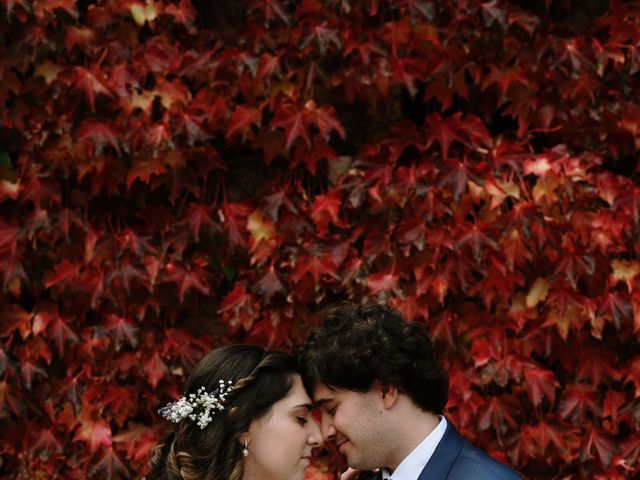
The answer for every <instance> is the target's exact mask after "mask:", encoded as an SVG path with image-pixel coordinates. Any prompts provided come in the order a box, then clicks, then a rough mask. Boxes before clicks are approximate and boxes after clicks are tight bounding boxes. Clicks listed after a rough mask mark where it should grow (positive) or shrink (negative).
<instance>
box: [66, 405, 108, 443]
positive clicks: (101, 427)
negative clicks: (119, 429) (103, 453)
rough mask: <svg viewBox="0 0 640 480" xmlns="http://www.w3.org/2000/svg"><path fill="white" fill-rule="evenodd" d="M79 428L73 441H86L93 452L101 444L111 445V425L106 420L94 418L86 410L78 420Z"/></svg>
mask: <svg viewBox="0 0 640 480" xmlns="http://www.w3.org/2000/svg"><path fill="white" fill-rule="evenodd" d="M76 424H79V425H80V426H79V428H78V429H77V430H76V433H75V435H74V437H73V441H74V442H77V441H82V442H86V444H87V447H89V451H90V452H91V453H93V452H95V451H96V450H98V448H100V447H101V446H105V447H110V446H111V427H110V426H109V424H108V423H107V422H106V421H104V420H93V419H92V418H91V416H90V414H88V413H87V412H86V411H85V410H83V411H82V412H81V413H80V416H79V417H78V419H77V420H76Z"/></svg>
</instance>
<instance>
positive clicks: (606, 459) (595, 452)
mask: <svg viewBox="0 0 640 480" xmlns="http://www.w3.org/2000/svg"><path fill="white" fill-rule="evenodd" d="M618 451H619V448H618V445H617V444H616V443H615V442H614V438H613V437H612V436H611V435H610V434H608V433H607V432H603V431H599V430H596V429H595V428H591V429H590V432H589V435H588V436H587V437H586V438H585V439H584V442H583V448H582V451H581V459H582V460H586V459H589V458H594V457H597V458H598V459H599V460H600V463H601V464H602V465H603V466H604V467H607V466H608V465H609V464H610V463H611V458H612V457H613V455H614V453H617V452H618Z"/></svg>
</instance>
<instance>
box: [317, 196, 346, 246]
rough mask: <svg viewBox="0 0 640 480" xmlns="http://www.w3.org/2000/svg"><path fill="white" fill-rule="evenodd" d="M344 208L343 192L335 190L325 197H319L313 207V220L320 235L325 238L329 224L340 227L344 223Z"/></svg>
mask: <svg viewBox="0 0 640 480" xmlns="http://www.w3.org/2000/svg"><path fill="white" fill-rule="evenodd" d="M341 206H342V192H341V191H340V190H337V189H333V190H331V191H329V192H328V193H326V194H324V195H317V196H316V198H314V200H313V205H312V207H311V218H312V219H313V222H314V223H315V225H316V229H317V231H318V235H319V236H320V237H324V236H325V235H326V234H327V232H328V230H329V224H330V223H333V224H334V225H336V226H338V227H340V226H343V225H344V223H343V222H342V220H340V207H341Z"/></svg>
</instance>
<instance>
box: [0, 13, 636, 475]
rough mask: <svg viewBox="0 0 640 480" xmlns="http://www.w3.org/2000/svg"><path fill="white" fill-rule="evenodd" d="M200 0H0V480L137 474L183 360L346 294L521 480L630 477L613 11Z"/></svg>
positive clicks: (625, 49) (628, 271)
mask: <svg viewBox="0 0 640 480" xmlns="http://www.w3.org/2000/svg"><path fill="white" fill-rule="evenodd" d="M209 3H211V2H204V1H202V2H200V3H196V2H195V0H194V2H190V1H189V0H181V1H179V2H175V1H168V0H148V1H147V2H146V3H141V2H140V1H136V0H104V1H98V2H95V3H91V2H87V1H76V0H47V1H43V0H36V1H33V2H32V1H28V0H1V2H0V5H1V6H2V10H1V14H2V19H1V20H0V33H1V35H2V36H1V40H0V42H1V43H0V105H1V107H0V108H1V110H0V112H1V115H2V117H1V122H2V126H1V127H0V209H1V210H0V213H1V214H0V264H1V271H2V277H1V278H2V284H1V287H2V296H1V300H0V340H1V345H0V431H1V432H2V436H3V437H4V438H5V439H11V441H10V442H7V441H3V442H2V444H1V447H0V448H1V450H0V454H1V455H2V464H1V466H0V469H1V470H2V473H3V474H4V475H8V476H11V477H14V478H86V477H88V476H92V477H96V478H97V477H105V478H120V477H127V476H130V475H132V474H135V472H137V471H139V468H140V467H141V465H143V464H144V462H145V460H146V457H147V454H148V452H149V449H150V447H151V446H152V445H153V444H154V442H155V440H156V439H157V438H158V435H159V433H160V432H159V425H160V422H159V421H158V418H157V415H156V413H155V410H156V409H157V408H158V407H159V406H160V405H162V404H163V403H164V402H166V401H167V400H169V399H171V398H175V397H176V396H177V395H178V394H179V391H180V388H181V385H182V383H183V381H184V378H185V376H186V375H187V374H188V372H189V370H190V369H191V368H192V366H193V365H194V363H195V362H196V361H197V360H198V359H199V358H200V356H201V355H202V354H203V353H204V352H205V351H207V350H208V349H210V348H211V347H212V346H213V345H215V344H219V343H224V342H229V341H249V342H259V343H263V344H267V345H269V346H272V347H275V348H285V349H287V348H290V347H291V346H292V344H294V343H295V342H296V341H298V340H299V339H300V337H301V335H302V334H304V332H305V328H306V327H305V325H307V322H306V321H305V319H308V318H310V316H311V315H312V314H313V312H314V311H316V310H317V309H318V308H319V307H320V306H322V305H324V304H327V303H330V302H333V301H337V300H341V299H353V300H356V301H363V300H373V301H387V302H390V303H391V304H393V305H395V306H396V307H397V308H399V309H400V310H401V311H402V312H403V313H404V314H405V315H406V316H407V317H408V318H410V319H413V320H418V321H422V322H425V323H426V324H428V325H429V327H430V328H431V330H432V332H433V335H434V338H435V340H436V343H437V346H438V348H439V349H440V350H441V352H442V358H443V361H444V362H445V364H446V367H447V368H448V369H449V371H450V373H451V398H450V402H449V405H448V415H449V416H450V418H451V419H452V421H453V422H454V423H455V424H456V425H457V426H458V427H459V428H460V429H461V430H462V432H463V433H464V434H465V435H466V436H467V437H468V438H470V439H471V440H472V441H473V442H475V443H477V444H478V445H480V446H482V447H483V448H484V449H486V450H488V451H489V452H491V453H492V454H493V455H495V456H496V457H498V458H500V459H502V460H504V461H508V462H510V463H512V464H513V465H515V466H516V468H518V469H519V470H520V471H521V472H522V473H523V474H525V475H527V476H528V477H531V478H579V477H583V478H606V479H616V478H623V477H632V476H638V475H640V458H639V457H640V414H639V412H640V401H639V399H640V356H639V355H638V351H639V345H638V332H639V331H640V276H639V275H638V274H639V273H640V262H639V261H638V254H639V252H640V242H639V240H638V239H639V238H640V236H639V235H638V233H639V230H640V211H639V199H640V189H639V187H638V172H637V163H638V158H639V155H638V148H639V147H640V104H639V101H638V97H637V92H638V91H640V82H639V79H640V76H639V75H638V70H639V69H640V56H639V51H638V45H639V42H640V13H639V11H638V10H637V8H636V7H635V6H634V5H633V3H631V2H627V3H623V2H619V1H611V2H610V3H607V2H584V1H580V2H575V3H574V2H571V1H569V0H564V1H555V0H546V1H545V2H532V3H533V4H534V5H535V6H533V7H531V6H528V3H529V2H502V1H497V0H492V1H486V2H481V1H480V0H457V1H454V0H439V1H428V0H394V1H383V0H366V1H365V0H351V1H349V0H326V1H320V0H302V1H295V2H294V1H287V0H249V1H246V2H218V6H217V7H216V9H213V8H212V7H209V6H208V4H209ZM538 4H539V5H538ZM330 466H331V465H329V467H330ZM316 475H317V476H318V477H322V476H323V474H321V473H316Z"/></svg>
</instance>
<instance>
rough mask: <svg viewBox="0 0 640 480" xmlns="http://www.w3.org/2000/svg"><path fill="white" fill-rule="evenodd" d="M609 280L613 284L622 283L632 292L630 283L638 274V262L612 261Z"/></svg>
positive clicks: (639, 268) (639, 269)
mask: <svg viewBox="0 0 640 480" xmlns="http://www.w3.org/2000/svg"><path fill="white" fill-rule="evenodd" d="M611 270H612V272H611V279H612V280H613V283H614V284H616V283H618V282H624V283H626V284H627V288H628V289H629V291H631V290H632V288H633V285H632V283H631V282H632V281H633V279H634V278H635V277H636V275H638V273H640V262H637V261H633V260H613V261H612V262H611Z"/></svg>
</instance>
